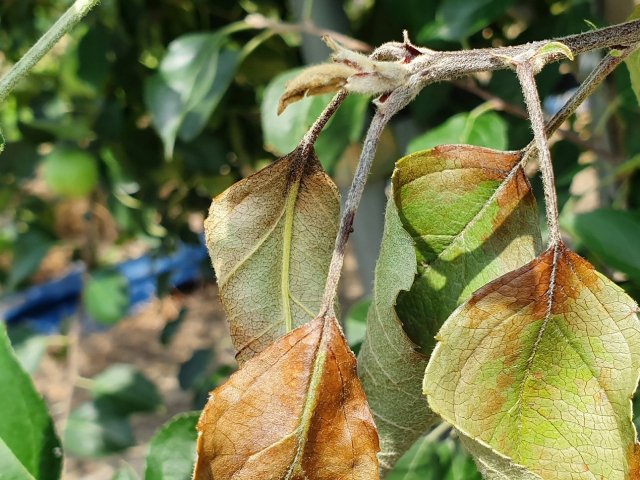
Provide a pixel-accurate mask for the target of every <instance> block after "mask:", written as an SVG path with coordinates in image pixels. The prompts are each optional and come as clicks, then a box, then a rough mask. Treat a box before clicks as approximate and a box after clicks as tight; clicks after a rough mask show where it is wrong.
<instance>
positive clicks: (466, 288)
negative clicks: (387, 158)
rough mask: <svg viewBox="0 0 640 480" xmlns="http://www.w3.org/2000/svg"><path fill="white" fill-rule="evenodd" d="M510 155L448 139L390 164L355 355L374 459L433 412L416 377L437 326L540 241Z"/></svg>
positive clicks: (531, 254) (384, 459)
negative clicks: (372, 421) (375, 439)
mask: <svg viewBox="0 0 640 480" xmlns="http://www.w3.org/2000/svg"><path fill="white" fill-rule="evenodd" d="M519 160H520V156H519V155H518V154H517V153H505V152H497V151H494V150H488V149H484V148H479V147H471V146H464V145H447V146H442V147H438V148H435V149H433V150H429V151H425V152H420V153H416V154H414V155H410V156H408V157H405V158H404V159H401V160H400V161H399V162H398V163H397V166H396V171H395V172H394V175H393V179H392V185H391V187H392V190H391V197H390V198H391V200H392V201H389V203H388V206H387V214H386V226H385V233H384V236H383V240H382V248H381V252H380V257H379V260H378V264H377V266H376V280H375V284H374V299H373V304H372V308H371V309H370V310H369V317H368V323H367V337H366V338H365V342H364V344H363V346H362V349H361V351H360V356H359V369H360V378H361V380H362V385H363V388H364V390H365V392H366V393H367V398H368V400H369V404H370V405H371V409H372V411H373V413H374V416H375V418H376V423H377V425H378V433H379V435H380V442H381V448H382V453H381V455H380V461H381V462H380V463H381V467H382V468H386V469H389V468H391V467H393V465H394V464H395V462H396V461H397V460H398V459H399V458H400V456H401V455H402V454H403V453H404V452H405V451H406V450H408V449H409V447H410V446H411V445H412V444H413V442H414V441H416V440H417V439H418V437H420V435H422V434H423V433H425V432H426V430H427V429H428V428H429V426H430V424H431V422H432V420H433V418H434V417H435V416H434V415H433V414H432V413H431V411H430V409H429V407H428V405H427V403H426V402H425V400H424V397H423V396H422V395H421V383H422V377H423V375H424V369H425V368H426V365H427V357H426V356H424V355H428V354H429V353H430V352H431V349H432V347H433V344H434V343H435V342H434V340H433V335H434V334H435V333H436V332H437V331H438V328H439V327H440V326H441V325H442V323H443V322H444V321H445V320H446V318H447V317H448V316H449V314H450V313H451V312H452V311H453V310H454V309H455V308H456V307H457V306H458V305H459V304H460V303H462V302H463V301H464V300H465V299H467V298H468V297H469V296H470V295H471V293H472V292H473V291H474V290H475V289H477V288H479V287H480V286H482V285H484V284H485V283H486V282H488V281H491V280H493V279H495V278H497V277H498V276H500V275H502V274H504V273H506V272H508V271H510V270H512V269H514V268H517V267H519V266H522V265H524V264H525V263H527V262H528V261H530V260H531V259H533V258H535V255H536V254H537V252H538V251H539V250H540V243H541V240H540V232H539V226H538V225H539V220H538V210H537V207H536V204H535V200H534V197H533V195H532V193H531V190H530V188H529V184H528V182H527V180H526V178H525V176H524V172H523V171H522V169H521V168H519V167H517V164H518V161H519ZM396 302H397V306H396V307H395V308H394V305H395V304H396ZM403 324H404V329H403V328H402V326H403ZM420 350H421V351H422V352H423V353H424V355H421V354H420V353H418V352H419V351H420Z"/></svg>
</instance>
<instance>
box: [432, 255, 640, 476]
mask: <svg viewBox="0 0 640 480" xmlns="http://www.w3.org/2000/svg"><path fill="white" fill-rule="evenodd" d="M638 311H639V310H638V306H637V304H636V303H635V302H634V301H633V300H632V299H631V298H629V297H628V296H627V295H626V294H625V293H624V291H623V290H622V289H621V288H619V287H618V286H617V285H615V284H614V283H613V282H611V281H610V280H608V279H607V278H606V277H604V276H603V275H601V274H600V273H598V272H596V271H595V270H594V268H593V267H592V266H591V265H590V264H589V263H588V262H586V261H585V260H584V259H582V258H581V257H579V256H578V255H576V254H575V253H572V252H570V251H569V250H567V249H566V247H564V245H562V244H560V245H558V246H557V247H552V248H551V249H549V250H548V251H546V252H545V253H543V254H542V255H541V256H540V257H538V258H536V259H535V260H533V261H532V262H530V263H529V264H527V265H525V266H524V267H522V268H520V269H518V270H515V271H513V272H511V273H508V274H507V275H504V276H502V277H500V278H499V279H497V280H495V281H493V282H491V283H489V284H488V285H486V286H485V287H483V288H482V289H480V290H478V291H477V292H476V293H474V295H473V296H472V297H471V298H470V299H469V300H468V301H467V302H466V303H464V304H463V305H462V306H461V307H460V308H459V309H458V310H456V311H455V312H454V314H453V315H451V317H450V318H449V319H448V320H447V322H446V323H445V325H444V326H443V327H442V329H441V330H440V332H439V333H438V340H439V343H438V345H437V347H436V348H435V350H434V352H433V356H432V357H431V360H430V362H429V366H428V368H427V371H426V375H425V380H424V392H425V394H426V395H428V399H429V404H430V405H431V407H432V408H433V409H434V411H436V412H438V413H439V414H440V415H442V417H443V418H444V419H446V420H447V421H449V422H450V423H452V424H453V425H454V426H455V427H456V428H458V429H459V430H460V431H461V432H462V433H463V434H465V435H466V436H468V437H469V438H471V439H475V440H476V441H477V442H479V444H480V445H484V446H485V447H487V446H488V447H490V448H491V449H493V450H495V452H496V453H498V454H501V455H504V456H507V457H509V458H511V460H512V462H513V463H515V464H519V465H523V466H526V467H528V468H529V469H530V470H531V471H532V472H534V473H535V474H537V475H538V476H539V477H541V478H543V479H556V478H572V479H593V478H606V479H608V480H615V479H620V480H622V479H628V478H636V477H633V476H632V475H631V473H630V471H631V469H632V468H634V469H635V468H637V465H636V463H637V459H636V453H635V442H636V431H635V428H634V426H633V423H632V419H631V400H630V398H631V396H632V394H633V392H635V390H636V386H637V384H638V377H639V372H640V370H639V368H640V322H639V321H638V317H637V312H638ZM498 473H500V472H499V470H498V471H497V473H496V474H495V475H489V476H487V477H486V478H489V479H491V478H504V472H502V475H503V476H499V475H498ZM637 473H638V472H635V473H634V474H637ZM485 475H486V472H485Z"/></svg>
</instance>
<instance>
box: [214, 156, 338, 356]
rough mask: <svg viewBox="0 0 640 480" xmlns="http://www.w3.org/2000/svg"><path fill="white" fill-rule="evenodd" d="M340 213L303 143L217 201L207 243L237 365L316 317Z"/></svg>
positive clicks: (330, 187) (315, 159) (333, 190)
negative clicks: (235, 353)
mask: <svg viewBox="0 0 640 480" xmlns="http://www.w3.org/2000/svg"><path fill="white" fill-rule="evenodd" d="M339 212H340V200H339V193H338V190H337V188H336V186H335V185H334V183H333V182H332V181H331V179H330V178H329V177H328V176H327V174H326V173H325V172H324V170H323V169H322V166H321V165H320V162H319V161H318V157H317V156H316V154H315V152H314V150H313V148H312V147H310V146H307V147H305V146H304V145H301V146H300V147H298V148H297V149H296V150H294V151H293V152H292V153H290V154H289V155H287V156H285V157H283V158H281V159H280V160H278V161H277V162H275V163H273V164H271V165H270V166H268V167H267V168H265V169H263V170H262V171H260V172H258V173H256V174H255V175H252V176H250V177H248V178H246V179H244V180H242V181H240V182H238V183H236V184H235V185H233V186H232V187H231V188H229V189H228V190H226V191H225V192H224V193H222V194H221V195H219V196H218V197H216V198H215V199H214V201H213V203H212V205H211V209H210V210H209V217H208V218H207V220H206V223H205V229H206V237H207V245H208V247H209V253H210V255H211V258H212V260H213V267H214V269H215V271H216V275H217V278H218V286H219V288H220V300H221V301H222V304H223V306H224V308H225V310H226V312H227V317H228V319H229V323H230V326H231V336H232V339H233V343H234V346H235V348H236V351H237V355H236V357H237V359H238V361H239V362H240V363H241V364H242V363H243V362H245V361H246V360H248V359H249V358H251V357H252V356H253V355H255V354H256V353H258V352H260V351H262V350H263V349H264V348H265V347H266V346H267V345H269V344H270V343H271V342H273V341H274V340H275V339H276V338H278V337H280V336H282V335H284V334H285V333H287V332H289V331H291V330H292V329H294V328H296V327H298V326H300V325H302V324H304V323H306V322H309V321H310V320H312V319H313V318H315V317H316V315H317V314H318V312H319V311H320V305H321V300H322V295H323V293H324V284H325V280H326V277H327V272H328V268H329V262H330V261H331V254H332V252H333V244H334V241H335V237H336V234H337V231H338V215H339Z"/></svg>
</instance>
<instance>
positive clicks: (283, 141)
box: [260, 68, 369, 171]
mask: <svg viewBox="0 0 640 480" xmlns="http://www.w3.org/2000/svg"><path fill="white" fill-rule="evenodd" d="M303 70H304V68H297V69H293V70H288V71H287V72H285V73H283V74H281V75H279V76H277V77H276V78H274V79H273V80H272V81H271V83H269V85H268V86H267V88H266V89H265V92H264V97H263V99H262V105H261V107H260V111H261V115H262V131H263V134H264V143H265V149H267V150H269V151H270V152H273V153H274V154H276V155H284V154H286V153H287V152H290V151H292V150H293V149H294V148H296V146H297V145H298V143H299V142H300V139H301V138H302V137H303V136H304V134H305V133H306V132H307V130H308V129H309V127H311V125H312V124H313V122H314V121H315V120H316V118H318V115H320V113H321V112H322V110H324V107H325V106H326V105H327V104H328V103H329V102H330V101H331V99H332V98H333V94H326V95H317V96H312V97H306V98H304V99H302V100H300V101H299V102H296V103H293V104H291V105H289V107H288V108H287V109H286V110H285V111H284V112H283V113H282V114H281V115H278V114H277V112H278V102H279V101H280V97H281V96H282V94H283V93H284V91H285V84H286V83H287V82H288V81H289V80H291V79H292V78H294V77H296V76H297V75H298V74H299V73H300V72H301V71H303ZM368 104H369V99H368V98H367V97H365V96H362V95H349V96H348V97H347V98H346V100H345V101H344V102H342V105H340V108H339V109H338V111H337V112H336V113H335V114H334V115H333V117H332V118H331V119H330V120H329V122H328V123H327V125H326V127H325V128H324V130H323V131H322V133H321V134H320V137H319V138H318V140H317V142H316V144H315V149H316V152H317V154H318V157H319V158H320V161H321V162H322V165H323V167H324V168H325V169H326V170H329V171H330V170H331V168H332V167H333V165H334V164H335V162H336V161H337V160H338V159H339V158H340V156H341V155H342V153H343V152H344V150H345V149H346V148H347V146H348V145H349V144H350V143H352V142H355V141H358V140H359V139H360V135H361V134H362V128H363V126H364V120H365V112H366V109H367V106H368Z"/></svg>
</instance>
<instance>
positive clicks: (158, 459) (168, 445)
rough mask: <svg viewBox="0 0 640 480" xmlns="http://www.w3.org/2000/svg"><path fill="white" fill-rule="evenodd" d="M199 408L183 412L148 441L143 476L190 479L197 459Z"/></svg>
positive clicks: (155, 479)
mask: <svg viewBox="0 0 640 480" xmlns="http://www.w3.org/2000/svg"><path fill="white" fill-rule="evenodd" d="M199 416H200V412H189V413H181V414H180V415H177V416H175V417H173V418H172V419H171V420H169V421H168V422H167V423H165V424H164V425H163V426H162V428H161V429H160V430H158V432H157V433H156V434H155V435H154V436H153V438H152V439H151V441H150V442H149V454H148V455H147V466H146V468H145V472H144V480H189V479H190V478H191V475H192V473H193V465H194V463H195V462H196V442H197V439H198V432H197V431H196V424H197V423H198V417H199Z"/></svg>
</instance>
